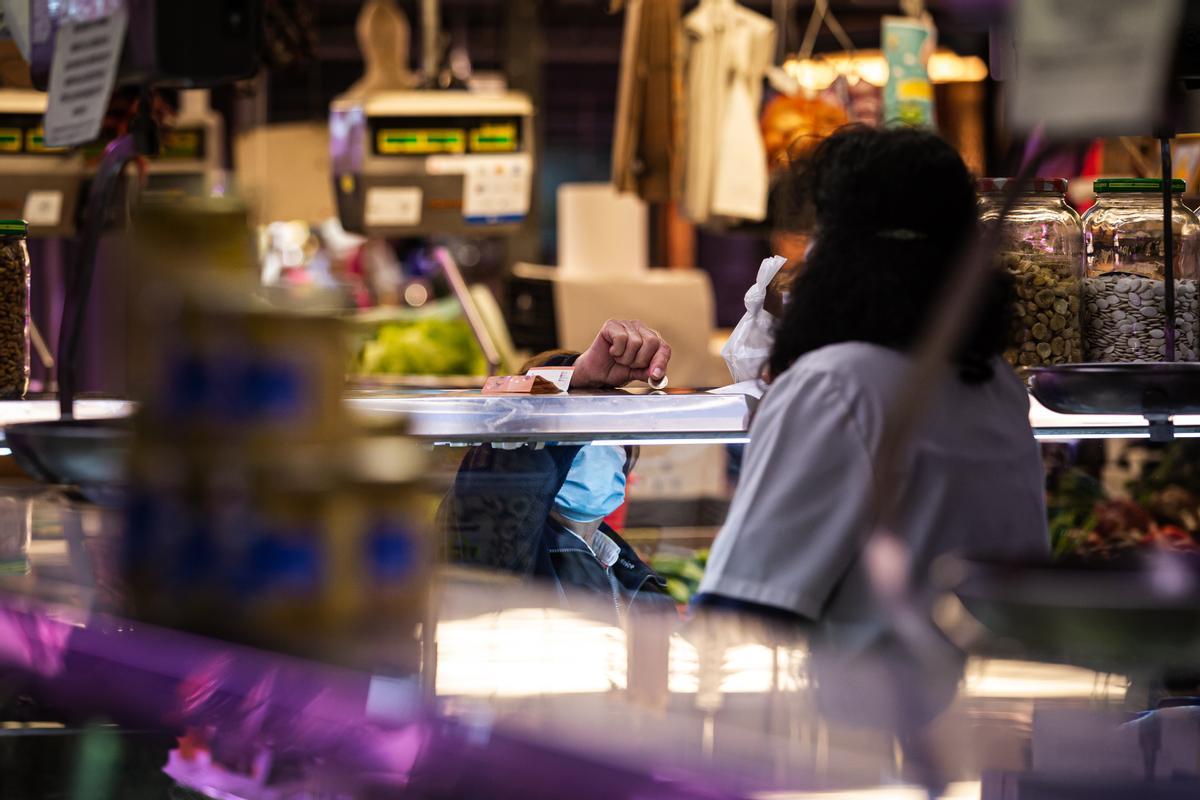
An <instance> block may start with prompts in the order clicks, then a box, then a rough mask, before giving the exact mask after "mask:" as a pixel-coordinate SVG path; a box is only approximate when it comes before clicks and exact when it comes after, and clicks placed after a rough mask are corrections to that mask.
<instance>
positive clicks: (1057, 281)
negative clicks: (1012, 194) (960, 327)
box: [979, 178, 1083, 367]
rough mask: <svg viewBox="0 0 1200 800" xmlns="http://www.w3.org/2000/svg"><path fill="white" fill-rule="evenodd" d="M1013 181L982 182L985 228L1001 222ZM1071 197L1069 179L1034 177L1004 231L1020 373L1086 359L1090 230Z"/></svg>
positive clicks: (1013, 356) (1013, 355) (1014, 357)
mask: <svg viewBox="0 0 1200 800" xmlns="http://www.w3.org/2000/svg"><path fill="white" fill-rule="evenodd" d="M1011 180H1012V179H1010V178H983V179H981V180H980V181H979V195H980V219H981V220H982V221H983V222H984V223H985V224H987V223H989V222H994V221H996V220H998V219H999V218H1000V212H1001V207H1002V205H1003V200H1004V191H1005V188H1006V187H1007V186H1008V185H1009V183H1010V181H1011ZM1066 191H1067V181H1066V179H1065V178H1037V179H1034V180H1033V181H1031V182H1030V184H1029V186H1028V187H1027V188H1026V189H1025V190H1024V191H1023V192H1022V193H1021V194H1020V195H1018V197H1017V199H1016V202H1015V204H1014V206H1013V208H1012V210H1011V211H1010V212H1009V214H1008V216H1007V217H1005V219H1004V223H1003V224H1004V227H1003V229H1002V230H1001V232H1000V233H1001V238H1000V244H999V247H998V255H999V258H1000V262H1001V264H1002V265H1003V266H1004V267H1005V268H1006V269H1007V270H1008V271H1009V272H1010V273H1011V274H1012V276H1013V279H1014V280H1015V282H1016V291H1017V303H1016V307H1015V308H1014V314H1013V325H1014V330H1013V342H1014V347H1013V348H1011V349H1009V350H1007V351H1006V352H1005V354H1004V356H1005V358H1006V359H1008V362H1009V363H1010V364H1012V365H1013V366H1014V367H1035V366H1044V365H1048V364H1073V363H1077V362H1080V361H1082V360H1083V340H1082V324H1081V319H1080V294H1081V288H1080V279H1081V277H1082V270H1083V259H1082V248H1081V242H1082V232H1081V225H1080V221H1079V215H1078V214H1076V213H1075V210H1074V209H1073V208H1071V206H1069V205H1068V204H1067V200H1066Z"/></svg>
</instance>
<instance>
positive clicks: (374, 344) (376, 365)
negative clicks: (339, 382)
mask: <svg viewBox="0 0 1200 800" xmlns="http://www.w3.org/2000/svg"><path fill="white" fill-rule="evenodd" d="M358 371H359V372H360V373H361V374H363V375H486V374H487V361H486V360H485V359H484V357H483V352H482V351H481V350H480V349H479V345H478V343H477V342H476V341H475V337H474V335H473V334H472V333H471V328H470V326H468V325H467V323H466V321H465V320H463V319H450V320H446V319H436V318H429V319H418V320H411V321H403V322H386V323H384V324H382V325H380V326H379V328H378V329H377V331H376V333H375V336H374V338H372V339H369V340H368V341H367V342H365V343H364V344H363V346H362V350H361V351H360V352H359V357H358Z"/></svg>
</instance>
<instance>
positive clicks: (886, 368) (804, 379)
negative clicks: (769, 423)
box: [771, 342, 909, 394]
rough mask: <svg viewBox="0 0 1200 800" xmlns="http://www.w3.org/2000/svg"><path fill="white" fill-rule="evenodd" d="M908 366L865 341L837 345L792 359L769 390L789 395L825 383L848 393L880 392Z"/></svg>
mask: <svg viewBox="0 0 1200 800" xmlns="http://www.w3.org/2000/svg"><path fill="white" fill-rule="evenodd" d="M908 364H909V360H908V358H907V357H906V356H905V355H903V354H902V353H899V352H897V351H895V350H892V349H891V348H887V347H883V346H881V345H877V344H870V343H868V342H839V343H837V344H830V345H826V346H825V347H822V348H820V349H818V350H813V351H812V352H810V353H805V354H804V355H803V356H801V357H800V358H798V359H796V361H795V363H793V364H792V365H791V366H790V367H788V368H787V369H786V370H784V372H783V374H781V375H780V376H779V377H778V378H776V380H775V381H774V382H773V383H772V384H771V389H772V390H773V391H774V390H778V391H779V392H780V393H789V392H792V391H800V390H802V389H805V388H808V387H811V386H812V385H813V384H814V383H817V382H825V383H828V384H830V385H831V386H833V387H836V388H837V389H838V390H840V391H841V392H844V393H850V394H857V393H859V392H864V391H866V392H875V391H883V390H886V388H887V387H890V386H892V385H894V383H895V381H896V379H897V378H898V377H899V376H900V375H901V374H903V372H904V369H905V367H906V366H908Z"/></svg>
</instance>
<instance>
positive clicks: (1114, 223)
mask: <svg viewBox="0 0 1200 800" xmlns="http://www.w3.org/2000/svg"><path fill="white" fill-rule="evenodd" d="M1094 189H1095V192H1096V204H1095V205H1094V206H1092V207H1091V208H1090V209H1088V211H1087V213H1086V214H1084V216H1083V241H1084V250H1085V252H1086V260H1087V266H1086V275H1085V277H1084V281H1083V288H1084V293H1083V297H1084V320H1085V330H1084V343H1085V351H1086V355H1087V359H1088V361H1116V362H1129V361H1164V360H1166V353H1167V346H1166V341H1167V335H1168V333H1167V329H1166V317H1167V308H1166V263H1165V262H1166V259H1165V256H1164V254H1165V252H1166V249H1165V246H1164V236H1163V233H1164V231H1163V198H1162V191H1163V184H1162V181H1161V180H1160V179H1158V178H1104V179H1101V180H1097V181H1096V182H1095V184H1094ZM1183 190H1184V182H1183V181H1181V180H1173V181H1171V191H1172V194H1173V201H1172V205H1171V231H1172V240H1173V241H1172V247H1171V249H1172V252H1173V254H1174V259H1173V262H1174V271H1175V360H1177V361H1195V360H1196V352H1197V345H1198V342H1197V319H1196V316H1197V313H1198V312H1200V307H1198V301H1200V296H1198V294H1197V282H1196V279H1197V277H1198V276H1197V270H1198V265H1197V255H1198V250H1197V246H1198V244H1200V221H1197V219H1196V215H1195V214H1193V213H1192V212H1191V211H1189V210H1188V209H1187V208H1186V207H1185V206H1184V205H1183V201H1182V199H1181V198H1182V195H1183Z"/></svg>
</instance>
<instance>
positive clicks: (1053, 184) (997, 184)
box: [975, 178, 1067, 194]
mask: <svg viewBox="0 0 1200 800" xmlns="http://www.w3.org/2000/svg"><path fill="white" fill-rule="evenodd" d="M1015 180H1016V178H980V179H979V180H978V181H976V184H975V185H976V187H977V188H978V189H979V193H980V194H1000V193H1002V192H1003V191H1004V190H1005V188H1006V187H1007V186H1009V184H1011V183H1012V182H1013V181H1015ZM1022 193H1023V194H1066V193H1067V179H1066V178H1034V179H1033V180H1031V181H1029V183H1027V184H1026V185H1025V188H1024V190H1023V192H1022Z"/></svg>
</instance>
